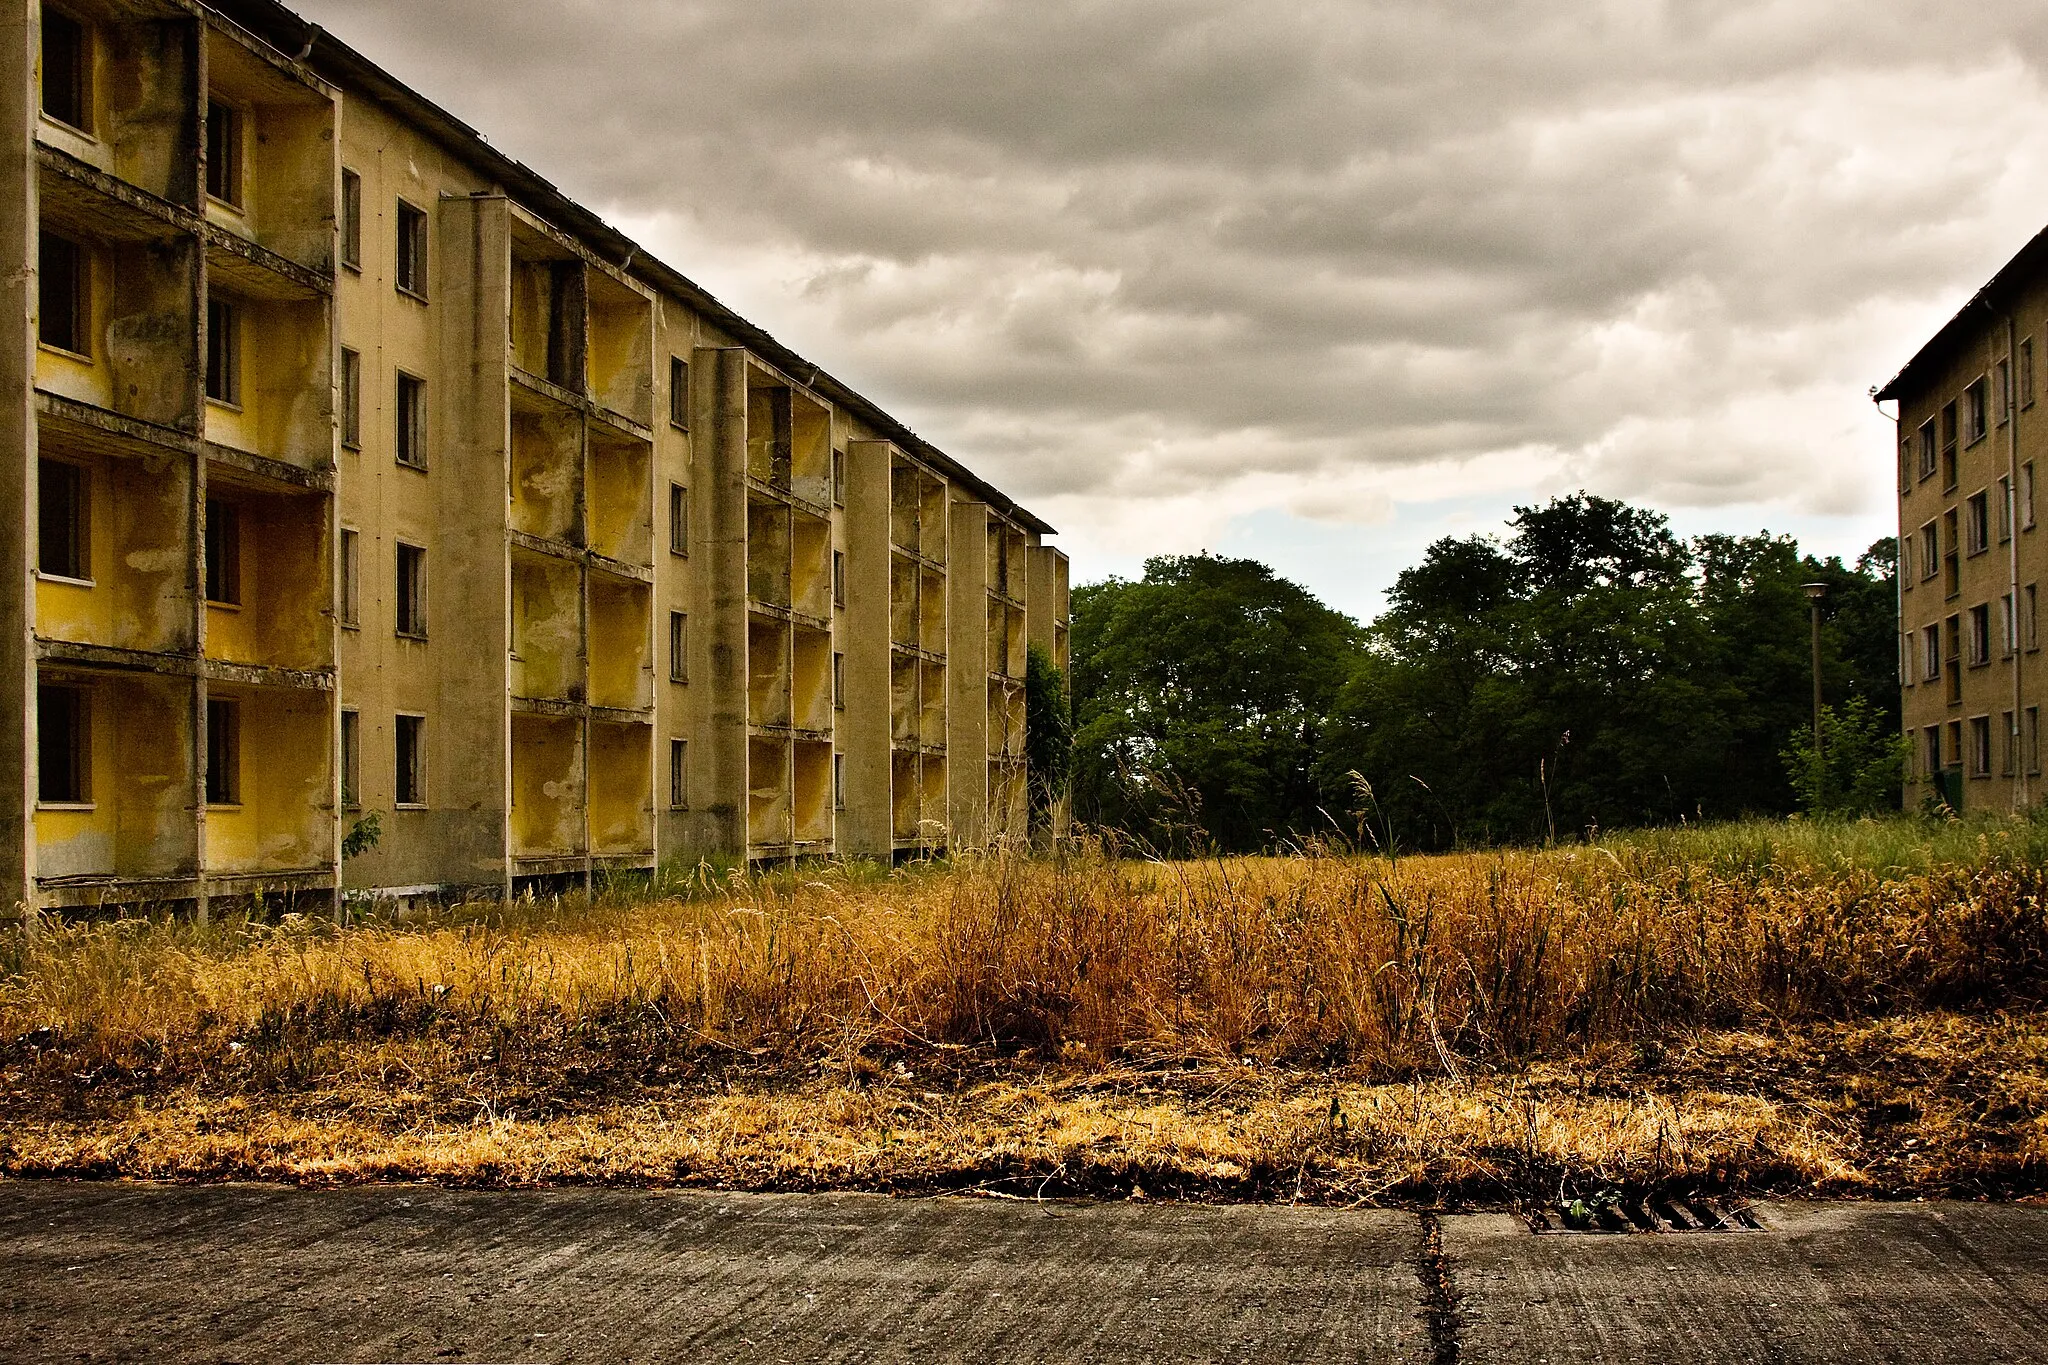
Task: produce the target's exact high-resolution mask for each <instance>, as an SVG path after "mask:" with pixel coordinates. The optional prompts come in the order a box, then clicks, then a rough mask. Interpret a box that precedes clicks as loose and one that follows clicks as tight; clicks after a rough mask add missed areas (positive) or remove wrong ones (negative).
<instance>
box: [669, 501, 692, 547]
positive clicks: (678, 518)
mask: <svg viewBox="0 0 2048 1365" xmlns="http://www.w3.org/2000/svg"><path fill="white" fill-rule="evenodd" d="M668 552H669V553H670V554H672V555H674V556H675V557H676V558H678V559H688V558H689V557H690V490H689V487H688V486H687V485H685V484H680V483H671V484H669V486H668Z"/></svg>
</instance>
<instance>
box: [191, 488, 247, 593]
mask: <svg viewBox="0 0 2048 1365" xmlns="http://www.w3.org/2000/svg"><path fill="white" fill-rule="evenodd" d="M204 513H205V517H206V545H205V552H204V554H203V556H202V558H201V565H200V567H201V568H202V569H203V570H204V573H203V575H202V577H203V579H204V581H203V582H202V583H201V584H200V589H201V591H202V592H203V593H204V594H205V600H206V605H207V606H209V607H222V608H226V609H227V610H230V611H240V610H241V609H242V509H241V506H240V505H239V504H238V503H236V502H234V501H233V500H232V499H229V498H222V497H216V496H213V495H211V494H209V495H208V496H207V499H206V507H205V509H204ZM217 588H218V589H223V591H218V592H217V591H215V589H217ZM229 594H232V595H231V596H230V595H229Z"/></svg>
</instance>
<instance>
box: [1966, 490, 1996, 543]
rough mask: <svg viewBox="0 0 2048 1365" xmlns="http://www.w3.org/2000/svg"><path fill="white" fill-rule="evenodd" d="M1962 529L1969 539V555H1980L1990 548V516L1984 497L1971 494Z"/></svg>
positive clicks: (1978, 494) (1980, 494) (1979, 494)
mask: <svg viewBox="0 0 2048 1365" xmlns="http://www.w3.org/2000/svg"><path fill="white" fill-rule="evenodd" d="M1967 506H1968V509H1969V510H1968V513H1967V516H1966V518H1965V520H1964V523H1963V525H1964V529H1965V530H1966V531H1967V532H1968V534H1969V538H1970V553H1971V554H1973V555H1981V554H1983V553H1984V552H1985V551H1986V550H1988V549H1990V548H1991V516H1990V511H1989V507H1988V505H1987V499H1986V496H1985V495H1984V494H1982V493H1976V494H1973V495H1972V496H1971V498H1970V501H1969V503H1968V504H1967Z"/></svg>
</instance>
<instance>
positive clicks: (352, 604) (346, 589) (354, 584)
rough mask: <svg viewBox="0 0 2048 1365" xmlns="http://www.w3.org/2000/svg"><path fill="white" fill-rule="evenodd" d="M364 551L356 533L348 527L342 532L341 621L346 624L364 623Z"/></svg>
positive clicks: (356, 624)
mask: <svg viewBox="0 0 2048 1365" xmlns="http://www.w3.org/2000/svg"><path fill="white" fill-rule="evenodd" d="M361 553H362V549H361V545H360V542H359V541H358V540H357V537H356V533H355V532H354V531H352V530H349V529H348V528H347V527H343V528H342V532H341V623H342V624H343V625H344V626H351V627H353V626H359V625H361V624H362V621H363V617H362V609H363V603H362V597H363V590H362V581H363V579H362V560H361V558H360V556H361Z"/></svg>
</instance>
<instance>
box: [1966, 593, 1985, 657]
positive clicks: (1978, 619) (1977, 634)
mask: <svg viewBox="0 0 2048 1365" xmlns="http://www.w3.org/2000/svg"><path fill="white" fill-rule="evenodd" d="M1965 626H1966V629H1965V631H1964V639H1963V648H1964V650H1965V657H1966V658H1967V659H1968V661H1969V665H1970V667H1972V668H1982V667H1984V666H1985V665H1986V664H1988V663H1990V662H1991V604H1990V603H1989V602H1979V603H1977V604H1976V605H1975V606H1973V607H1971V608H1970V610H1969V612H1968V613H1967V614H1966V617H1965Z"/></svg>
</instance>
